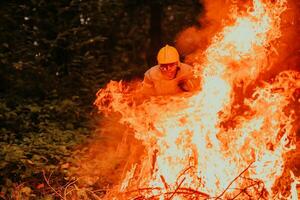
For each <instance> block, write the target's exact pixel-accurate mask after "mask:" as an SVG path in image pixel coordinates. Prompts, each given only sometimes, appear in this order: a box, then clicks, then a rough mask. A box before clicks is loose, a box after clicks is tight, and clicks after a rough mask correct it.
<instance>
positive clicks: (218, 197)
mask: <svg viewBox="0 0 300 200" xmlns="http://www.w3.org/2000/svg"><path fill="white" fill-rule="evenodd" d="M253 163H254V162H252V163H250V164H249V166H248V167H247V168H246V169H244V170H243V171H242V172H241V173H240V174H239V175H238V176H237V177H235V178H234V179H233V180H232V181H231V182H230V183H229V185H228V186H227V187H226V189H225V190H224V191H223V192H222V193H221V194H220V195H219V196H217V197H214V198H215V199H220V197H221V196H223V195H224V194H225V192H226V191H227V190H228V188H229V187H230V186H231V185H232V184H233V183H234V181H236V180H237V179H238V178H239V177H240V176H241V175H242V174H243V173H245V172H246V171H247V170H248V169H249V168H250V166H251V165H252V164H253Z"/></svg>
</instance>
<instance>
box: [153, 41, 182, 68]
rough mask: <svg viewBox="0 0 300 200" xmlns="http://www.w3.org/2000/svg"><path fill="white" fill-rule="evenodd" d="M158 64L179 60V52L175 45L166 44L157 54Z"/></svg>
mask: <svg viewBox="0 0 300 200" xmlns="http://www.w3.org/2000/svg"><path fill="white" fill-rule="evenodd" d="M157 62H158V64H168V63H174V62H179V54H178V51H177V50H176V48H175V47H172V46H169V45H166V46H164V47H163V48H161V49H160V50H159V52H158V54H157Z"/></svg>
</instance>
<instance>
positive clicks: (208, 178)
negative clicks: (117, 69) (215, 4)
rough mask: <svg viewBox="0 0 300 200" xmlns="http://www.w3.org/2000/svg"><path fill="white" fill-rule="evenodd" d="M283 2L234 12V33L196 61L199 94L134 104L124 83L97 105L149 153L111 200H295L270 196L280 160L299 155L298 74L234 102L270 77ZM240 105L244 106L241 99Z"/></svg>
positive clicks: (230, 28)
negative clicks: (290, 154) (129, 130)
mask: <svg viewBox="0 0 300 200" xmlns="http://www.w3.org/2000/svg"><path fill="white" fill-rule="evenodd" d="M285 10H286V0H277V1H271V2H265V1H261V0H253V4H252V6H251V7H249V9H247V10H246V11H243V12H241V11H239V9H238V8H237V6H232V9H231V16H232V18H233V19H234V20H233V22H231V24H230V25H227V26H225V27H224V28H223V30H222V31H221V32H219V33H218V34H216V35H215V36H214V37H213V38H212V43H211V45H210V46H209V47H208V48H207V49H206V51H205V53H204V54H199V55H197V54H195V55H194V56H195V57H197V56H204V58H203V59H201V60H203V62H202V63H201V64H200V63H195V64H194V65H195V75H196V76H200V77H201V79H202V80H201V85H202V89H201V91H199V92H197V93H195V94H181V95H177V96H164V97H151V98H150V99H148V100H145V101H144V102H143V103H139V104H137V103H136V102H135V101H133V100H132V98H133V97H134V92H132V91H129V89H130V87H128V86H127V85H126V84H125V83H123V82H113V81H112V82H110V83H109V84H108V85H107V87H106V88H104V89H101V90H100V91H99V92H98V94H97V95H98V98H97V100H96V102H95V104H96V105H97V106H98V107H99V109H100V110H101V111H103V112H108V113H109V112H110V111H117V112H120V113H121V114H122V119H121V122H122V123H124V124H127V125H128V126H130V127H132V128H133V129H134V131H135V137H136V138H137V139H139V140H140V141H142V143H143V145H144V146H145V148H146V150H147V154H146V155H144V156H143V157H142V158H141V161H140V162H139V163H137V164H135V165H134V166H131V168H130V169H129V170H128V172H127V174H126V176H125V177H124V179H123V181H122V183H121V184H120V186H119V187H118V189H117V192H113V195H112V196H110V198H115V199H131V198H140V199H208V198H215V199H218V198H219V199H221V198H222V199H250V198H251V199H259V198H264V199H297V193H296V192H295V191H294V190H295V187H292V186H293V184H295V180H294V178H293V177H294V176H293V174H292V172H291V175H290V184H291V187H290V188H291V189H290V190H291V191H290V192H288V193H286V191H281V190H278V189H274V188H275V187H276V181H277V180H278V179H279V178H280V177H281V176H282V174H283V172H284V164H285V160H284V156H285V155H286V153H287V152H289V151H291V150H292V149H294V148H295V144H294V142H295V141H294V140H295V128H294V121H295V118H296V116H295V113H294V111H293V110H292V109H289V107H290V104H291V102H292V101H293V94H294V92H295V91H296V90H297V89H299V88H300V74H299V72H296V71H284V72H281V73H280V74H278V75H277V76H276V78H274V79H273V80H272V81H270V82H269V83H267V82H264V83H261V84H260V85H259V86H257V87H256V88H255V89H253V91H252V95H250V96H248V97H246V95H245V96H244V97H242V98H241V97H238V98H237V94H236V88H239V87H240V88H244V89H245V88H247V86H248V85H250V84H253V83H254V82H255V81H256V80H257V78H258V77H259V75H260V74H261V73H264V72H265V71H267V70H269V64H268V57H269V56H270V55H271V54H273V53H274V51H275V49H274V47H272V42H274V41H276V40H278V39H279V38H280V36H281V31H280V22H281V21H280V20H281V19H280V16H281V14H282V12H284V11H285ZM237 99H239V101H237Z"/></svg>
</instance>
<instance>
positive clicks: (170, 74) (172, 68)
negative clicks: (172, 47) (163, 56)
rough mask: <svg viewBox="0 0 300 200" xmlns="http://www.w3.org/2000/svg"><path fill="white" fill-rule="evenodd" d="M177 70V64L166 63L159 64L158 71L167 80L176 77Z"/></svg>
mask: <svg viewBox="0 0 300 200" xmlns="http://www.w3.org/2000/svg"><path fill="white" fill-rule="evenodd" d="M177 68H178V62H175V63H168V64H160V65H159V69H160V71H161V73H162V75H163V76H164V77H165V78H167V79H170V80H171V79H173V78H175V76H176V73H177Z"/></svg>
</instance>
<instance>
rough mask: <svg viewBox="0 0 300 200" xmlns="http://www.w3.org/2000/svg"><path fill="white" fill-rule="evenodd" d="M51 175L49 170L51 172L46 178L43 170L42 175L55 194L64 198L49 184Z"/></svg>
mask: <svg viewBox="0 0 300 200" xmlns="http://www.w3.org/2000/svg"><path fill="white" fill-rule="evenodd" d="M51 175H52V172H51V174H50V175H49V179H47V177H46V173H45V171H44V170H43V177H44V179H45V181H46V183H47V185H48V186H49V187H50V188H51V189H52V190H53V191H54V192H55V194H57V195H58V196H60V197H61V198H62V199H64V197H63V196H62V195H61V194H59V193H58V192H57V191H56V190H55V189H54V188H53V187H52V186H51V185H50V178H51Z"/></svg>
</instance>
